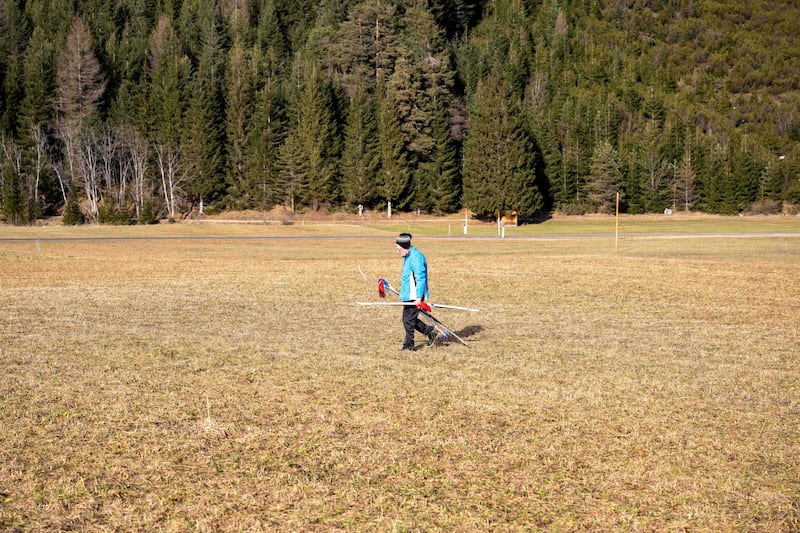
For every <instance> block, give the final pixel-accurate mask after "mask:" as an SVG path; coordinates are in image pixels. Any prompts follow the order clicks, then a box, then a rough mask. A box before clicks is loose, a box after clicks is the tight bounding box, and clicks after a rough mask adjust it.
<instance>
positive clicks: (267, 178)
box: [243, 74, 286, 210]
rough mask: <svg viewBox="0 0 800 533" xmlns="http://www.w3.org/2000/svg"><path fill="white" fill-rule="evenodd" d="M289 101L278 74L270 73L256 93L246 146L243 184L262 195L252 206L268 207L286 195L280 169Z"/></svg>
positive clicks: (280, 200)
mask: <svg viewBox="0 0 800 533" xmlns="http://www.w3.org/2000/svg"><path fill="white" fill-rule="evenodd" d="M284 107H285V103H284V96H283V93H282V91H281V87H280V85H279V81H278V80H277V77H276V76H274V75H270V74H268V75H267V78H266V81H265V83H264V86H263V87H261V88H260V89H259V90H258V92H257V94H256V101H255V107H254V110H253V117H252V122H251V125H250V135H249V140H248V143H247V145H246V146H245V153H244V156H245V159H244V168H245V181H246V184H245V185H243V186H246V187H248V189H250V190H252V194H253V195H254V199H255V195H256V194H258V200H257V202H256V203H255V205H252V206H251V207H259V208H261V209H264V210H267V209H269V208H271V207H272V206H274V205H276V204H280V203H281V202H283V201H284V199H285V198H286V186H285V183H284V182H283V180H282V179H281V174H280V171H279V168H278V154H279V152H278V151H279V148H280V145H281V142H282V141H283V138H284V135H285V127H286V126H285V122H286V117H285V109H284Z"/></svg>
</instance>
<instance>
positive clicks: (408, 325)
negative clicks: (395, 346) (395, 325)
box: [403, 305, 434, 348]
mask: <svg viewBox="0 0 800 533" xmlns="http://www.w3.org/2000/svg"><path fill="white" fill-rule="evenodd" d="M403 328H404V329H405V330H406V338H405V340H404V341H403V347H404V348H413V347H414V331H419V332H420V333H424V334H425V335H430V334H431V333H433V329H434V328H433V326H429V325H428V324H426V323H425V322H423V321H422V320H420V318H419V309H417V308H416V307H415V306H413V305H406V306H404V307H403Z"/></svg>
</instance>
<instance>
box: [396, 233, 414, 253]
mask: <svg viewBox="0 0 800 533" xmlns="http://www.w3.org/2000/svg"><path fill="white" fill-rule="evenodd" d="M395 242H396V243H397V244H398V245H400V246H401V247H402V248H405V249H406V250H408V249H409V248H411V234H410V233H401V234H400V235H398V236H397V240H396V241H395Z"/></svg>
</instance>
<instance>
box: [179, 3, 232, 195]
mask: <svg viewBox="0 0 800 533" xmlns="http://www.w3.org/2000/svg"><path fill="white" fill-rule="evenodd" d="M200 19H201V20H204V21H205V22H204V26H203V27H202V28H201V29H202V34H201V37H200V46H201V48H200V56H199V58H198V66H197V70H196V71H195V72H194V76H193V79H192V83H191V91H192V92H191V97H190V100H189V106H188V109H187V111H186V128H185V130H184V132H183V142H182V144H183V147H184V156H185V157H186V159H187V160H188V161H187V162H188V164H189V168H190V169H191V174H190V179H189V181H188V183H187V192H188V193H189V195H190V200H191V201H192V202H193V203H199V202H201V201H202V202H204V203H206V204H212V203H214V202H216V201H218V200H220V199H221V198H222V195H223V193H224V191H225V165H226V155H227V154H226V142H225V141H226V139H225V111H226V110H225V97H224V94H225V92H224V88H223V82H224V79H225V49H224V45H225V35H224V33H223V29H222V27H221V21H220V19H219V13H218V12H217V11H216V10H214V11H213V13H206V14H205V15H204V16H201V17H200Z"/></svg>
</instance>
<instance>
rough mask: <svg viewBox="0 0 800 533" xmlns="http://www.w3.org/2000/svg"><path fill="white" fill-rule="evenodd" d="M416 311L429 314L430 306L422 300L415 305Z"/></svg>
mask: <svg viewBox="0 0 800 533" xmlns="http://www.w3.org/2000/svg"><path fill="white" fill-rule="evenodd" d="M417 309H419V310H420V311H427V312H428V313H430V312H431V306H430V305H428V304H426V303H425V302H423V301H422V300H420V302H419V303H418V304H417Z"/></svg>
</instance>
